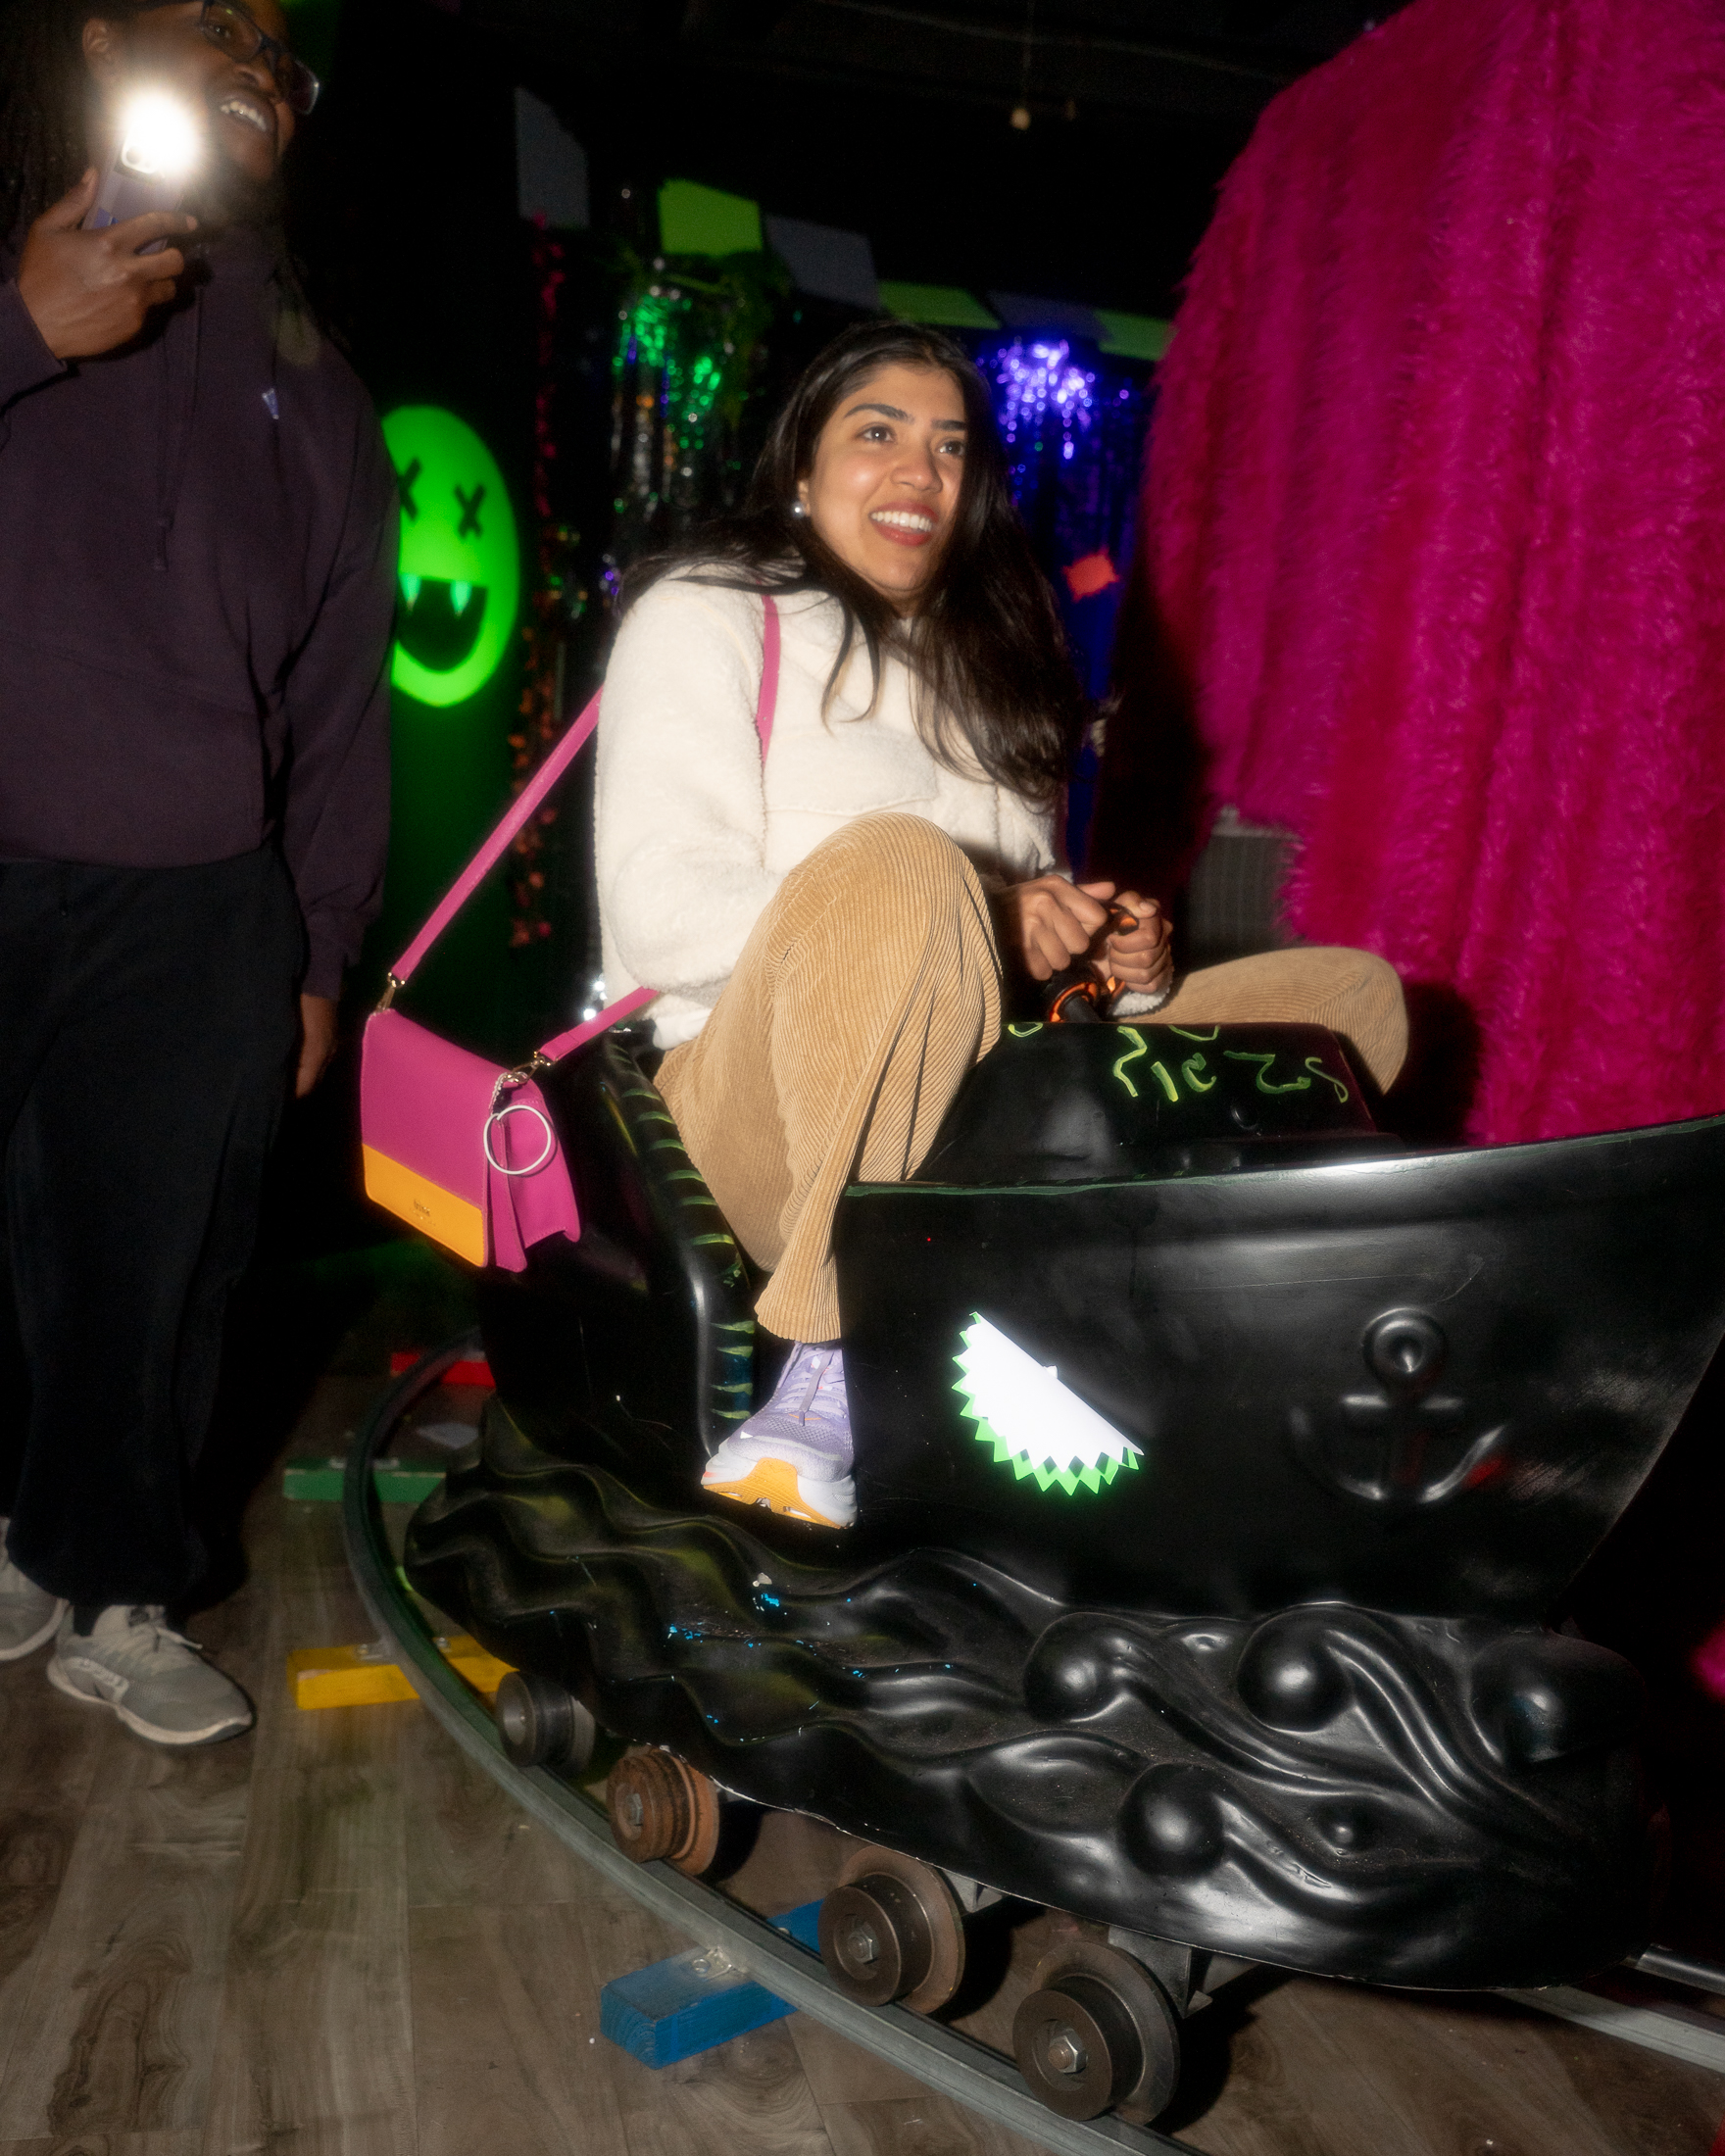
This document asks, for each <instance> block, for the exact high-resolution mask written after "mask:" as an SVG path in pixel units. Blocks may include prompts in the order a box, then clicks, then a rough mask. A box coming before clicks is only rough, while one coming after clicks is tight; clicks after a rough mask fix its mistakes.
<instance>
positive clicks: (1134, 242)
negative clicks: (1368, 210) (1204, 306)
mask: <svg viewBox="0 0 1725 2156" xmlns="http://www.w3.org/2000/svg"><path fill="white" fill-rule="evenodd" d="M438 4H439V5H441V6H443V7H444V9H445V11H446V13H449V14H455V13H457V12H458V10H459V18H460V25H461V30H462V32H463V34H464V35H465V36H467V37H468V38H471V37H473V36H475V35H477V37H478V38H479V39H480V40H481V41H482V42H483V43H484V44H486V45H487V46H489V47H490V48H491V49H492V51H493V52H494V53H497V54H498V55H499V56H500V57H504V58H505V60H506V64H507V65H508V66H510V67H511V68H513V69H515V70H516V72H517V74H518V77H519V79H520V80H521V81H523V82H524V83H525V84H526V86H528V87H529V88H531V89H534V90H535V91H537V92H538V94H540V95H541V96H544V97H546V98H548V99H549V100H550V102H551V103H552V104H554V105H555V106H556V107H557V108H558V110H559V112H560V113H561V114H562V116H563V117H564V119H565V121H566V123H567V125H568V126H569V127H570V128H571V130H572V131H573V132H574V133H575V134H576V135H577V136H578V137H579V138H580V140H581V141H582V142H583V144H584V145H585V146H586V148H587V151H588V154H589V158H590V160H591V163H592V168H593V179H594V191H595V207H596V215H597V216H598V218H599V219H600V221H604V220H605V218H606V216H607V206H608V205H609V206H610V208H611V209H612V210H615V208H616V204H617V202H618V201H619V200H620V198H621V193H622V190H623V188H625V187H628V188H630V189H631V190H632V197H633V199H634V200H635V201H637V202H639V201H640V200H642V199H643V198H644V191H650V190H651V188H652V186H653V185H654V184H655V183H656V182H657V181H658V180H660V179H662V178H665V177H672V176H674V177H683V178H689V179H697V180H702V181H705V182H706V183H708V184H709V185H712V186H717V187H723V188H727V189H729V190H731V191H733V192H736V193H740V194H746V195H749V196H751V197H753V198H754V199H756V200H758V201H760V202H761V204H762V205H763V207H764V209H766V210H768V211H776V212H779V213H780V214H782V215H786V216H791V217H801V218H806V219H810V220H813V221H816V222H822V223H828V224H836V225H841V226H844V227H846V228H848V229H853V230H862V231H865V232H866V233H867V234H868V235H869V237H870V239H871V241H872V242H873V246H874V254H875V261H876V266H877V268H878V270H879V271H880V274H881V275H882V276H884V277H896V278H905V279H912V280H916V281H922V282H929V283H945V284H960V285H965V286H968V287H970V288H972V289H974V290H979V291H988V290H991V289H1009V290H1014V291H1019V292H1025V291H1029V292H1038V293H1042V294H1045V295H1047V296H1049V297H1051V298H1059V299H1066V300H1074V301H1080V302H1086V303H1089V304H1091V305H1095V306H1101V307H1113V308H1119V309H1124V310H1129V311H1137V312H1141V313H1147V314H1155V315H1164V314H1166V313H1168V312H1169V310H1170V309H1171V308H1172V306H1173V304H1174V297H1175V290H1176V287H1177V285H1178V283H1179V280H1180V278H1181V277H1182V276H1183V275H1184V273H1185V270H1186V266H1187V263H1188V262H1189V260H1190V257H1191V252H1192V249H1193V247H1194V246H1195V245H1196V243H1197V241H1198V239H1199V237H1200V235H1201V234H1202V232H1203V230H1204V227H1205V225H1206V223H1207V221H1208V218H1209V214H1210V209H1211V205H1212V203H1213V199H1214V190H1215V186H1216V183H1217V181H1218V180H1219V179H1220V177H1221V175H1222V173H1223V172H1225V171H1226V169H1227V167H1228V165H1229V164H1230V163H1231V161H1232V160H1233V158H1234V157H1235V156H1236V155H1237V154H1238V153H1239V151H1240V149H1241V147H1242V146H1243V144H1244V143H1245V141H1246V139H1247V136H1248V135H1249V134H1250V132H1251V129H1252V125H1253V123H1254V122H1255V120H1256V119H1257V115H1258V113H1259V112H1261V111H1262V109H1263V107H1264V106H1265V105H1266V104H1267V103H1268V102H1269V100H1270V99H1271V98H1272V97H1273V96H1275V94H1276V93H1277V91H1278V90H1281V89H1282V88H1284V87H1285V86H1286V85H1287V84H1288V83H1290V82H1292V81H1294V80H1295V79H1296V78H1297V77H1298V76H1299V75H1300V74H1302V73H1305V72H1306V70H1307V69H1309V68H1311V67H1313V66H1316V65H1317V64H1319V63H1320V62H1322V61H1323V60H1325V59H1328V58H1329V57H1330V56H1331V55H1332V54H1334V53H1336V52H1338V51H1340V49H1341V48H1342V47H1343V46H1344V45H1345V44H1347V43H1348V42H1349V41H1350V40H1351V39H1352V38H1354V37H1355V36H1356V35H1357V34H1358V33H1359V31H1360V30H1361V29H1362V28H1363V27H1364V26H1366V23H1367V20H1368V18H1367V13H1366V11H1367V9H1369V8H1371V6H1372V4H1373V0H1297V4H1294V5H1289V4H1288V0H438ZM1387 4H1388V0H1386V5H1385V6H1380V7H1378V8H1377V10H1376V12H1377V13H1379V14H1382V13H1384V12H1386V11H1387ZM1398 4H1399V0H1398ZM452 27H453V25H452ZM1014 108H1022V111H1023V112H1024V113H1027V115H1028V118H1029V124H1028V125H1027V126H1014V125H1013V124H1012V121H1011V115H1012V113H1013V110H1014Z"/></svg>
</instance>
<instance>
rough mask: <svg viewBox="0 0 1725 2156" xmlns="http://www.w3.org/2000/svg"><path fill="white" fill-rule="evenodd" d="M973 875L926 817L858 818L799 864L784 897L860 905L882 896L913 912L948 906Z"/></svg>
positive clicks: (792, 900)
mask: <svg viewBox="0 0 1725 2156" xmlns="http://www.w3.org/2000/svg"><path fill="white" fill-rule="evenodd" d="M972 874H973V871H972V869H971V867H970V864H969V862H968V861H967V860H966V859H965V858H964V856H963V854H962V852H961V850H960V848H959V847H958V846H956V845H955V844H954V842H953V841H952V840H951V839H950V838H948V836H947V834H946V833H945V832H944V831H942V830H940V829H939V828H938V827H937V826H936V825H934V824H932V823H929V822H928V821H927V820H926V819H925V818H924V817H922V816H907V815H902V814H897V813H893V814H883V815H876V816H859V817H858V818H857V819H856V821H855V822H853V823H847V824H846V825H845V827H844V828H843V830H840V831H835V832H834V833H833V835H832V837H831V838H829V839H823V840H822V841H821V843H820V844H819V845H818V846H817V847H816V848H815V849H814V851H813V853H812V854H810V855H809V856H808V857H807V858H805V859H803V860H801V861H799V862H798V863H797V865H796V867H795V868H793V869H792V870H791V872H790V874H789V875H787V876H786V878H785V881H784V896H785V898H786V900H787V902H789V903H792V904H795V903H797V902H798V901H799V900H800V899H802V898H803V897H804V896H805V895H809V896H813V895H814V894H818V895H819V897H820V898H821V899H822V900H825V901H827V902H830V901H832V900H833V899H834V898H843V899H844V900H846V901H847V902H859V901H863V900H866V899H867V898H869V897H870V896H872V895H874V894H877V893H878V894H881V895H883V896H885V897H886V898H888V899H889V900H892V901H895V902H897V905H898V906H899V907H902V908H904V909H905V910H906V911H908V912H909V911H915V910H917V909H918V907H919V905H933V906H936V907H950V906H951V905H952V904H953V902H954V901H955V899H956V898H957V897H958V895H959V893H960V892H961V890H962V889H963V888H964V886H965V884H966V883H967V882H968V881H969V880H970V878H971V876H972Z"/></svg>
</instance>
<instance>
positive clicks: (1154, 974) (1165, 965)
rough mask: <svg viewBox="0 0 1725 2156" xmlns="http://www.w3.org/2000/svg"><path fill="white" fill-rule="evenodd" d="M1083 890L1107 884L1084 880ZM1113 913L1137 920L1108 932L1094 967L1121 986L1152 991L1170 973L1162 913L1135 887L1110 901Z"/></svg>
mask: <svg viewBox="0 0 1725 2156" xmlns="http://www.w3.org/2000/svg"><path fill="white" fill-rule="evenodd" d="M1084 888H1085V890H1086V891H1096V892H1103V891H1109V892H1111V890H1112V886H1111V885H1109V884H1100V883H1087V884H1086V885H1085V886H1084ZM1113 910H1114V912H1115V913H1116V914H1124V915H1125V916H1127V918H1129V919H1131V920H1134V921H1136V922H1137V924H1138V925H1137V927H1136V928H1130V929H1122V930H1121V931H1119V932H1118V933H1117V934H1115V935H1112V936H1110V937H1109V939H1108V942H1107V944H1106V946H1105V947H1104V952H1103V956H1101V957H1099V958H1098V959H1097V960H1096V970H1097V971H1098V972H1099V973H1100V974H1101V975H1102V977H1103V979H1104V980H1105V981H1106V980H1107V979H1109V976H1110V975H1111V976H1112V977H1113V979H1115V980H1116V981H1118V982H1119V984H1120V986H1121V987H1122V988H1130V989H1134V990H1136V991H1137V992H1138V994H1140V995H1145V994H1149V995H1153V996H1154V995H1156V994H1157V993H1158V991H1159V990H1161V989H1164V988H1166V987H1167V985H1168V983H1169V982H1170V981H1171V980H1172V979H1173V977H1174V940H1173V937H1172V936H1171V935H1170V934H1169V932H1168V921H1167V916H1166V914H1164V913H1163V911H1162V909H1161V907H1159V906H1158V904H1157V903H1156V901H1155V900H1154V899H1141V898H1140V897H1139V895H1138V893H1137V892H1136V891H1122V892H1121V893H1120V894H1119V896H1118V897H1117V898H1116V899H1115V900H1114V902H1113Z"/></svg>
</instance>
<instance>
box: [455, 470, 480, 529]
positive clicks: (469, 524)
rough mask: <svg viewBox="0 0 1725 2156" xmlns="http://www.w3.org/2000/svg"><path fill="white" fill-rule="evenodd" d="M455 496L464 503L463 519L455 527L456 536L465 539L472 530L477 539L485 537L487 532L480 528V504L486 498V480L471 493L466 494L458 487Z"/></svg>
mask: <svg viewBox="0 0 1725 2156" xmlns="http://www.w3.org/2000/svg"><path fill="white" fill-rule="evenodd" d="M455 498H456V500H457V501H458V502H459V503H460V504H461V505H462V520H461V522H460V523H459V524H458V525H457V526H456V527H455V535H456V537H457V538H458V539H465V538H467V537H468V533H469V532H470V533H471V534H472V536H473V537H474V538H475V539H483V538H484V536H485V534H484V533H483V532H482V531H481V530H480V529H479V504H480V503H481V502H482V501H484V499H485V482H484V480H483V479H481V480H480V482H479V484H478V485H477V486H476V487H475V488H474V489H473V491H472V493H471V494H464V493H463V492H462V490H461V488H460V487H457V488H456V490H455Z"/></svg>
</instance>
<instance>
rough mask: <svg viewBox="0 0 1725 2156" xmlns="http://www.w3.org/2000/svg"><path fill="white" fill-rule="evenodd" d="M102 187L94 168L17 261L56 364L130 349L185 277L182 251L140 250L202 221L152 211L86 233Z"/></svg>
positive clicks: (23, 291) (44, 220) (44, 218)
mask: <svg viewBox="0 0 1725 2156" xmlns="http://www.w3.org/2000/svg"><path fill="white" fill-rule="evenodd" d="M98 183H99V175H98V173H97V171H96V168H95V167H94V166H91V168H90V170H89V171H88V172H85V174H84V176H83V177H82V179H80V180H79V181H78V183H77V185H76V186H75V187H74V188H73V190H72V192H71V193H70V194H66V195H62V196H61V198H60V200H59V201H58V202H57V203H55V204H54V206H53V207H52V209H49V210H45V211H43V213H42V215H41V216H40V217H39V218H37V220H36V221H35V222H34V224H32V225H31V226H30V228H29V235H28V237H27V238H26V239H25V243H24V253H23V254H22V256H21V257H20V258H19V265H18V290H19V297H20V298H21V299H22V300H23V301H24V304H25V307H26V308H27V309H28V310H29V315H30V319H31V320H32V321H33V322H34V323H35V325H36V328H37V330H38V331H39V332H40V334H41V338H42V342H43V343H44V344H45V345H46V346H47V347H48V349H49V351H50V352H52V353H53V355H54V357H55V358H56V359H57V360H93V359H95V358H97V357H98V356H99V355H100V354H102V353H104V352H113V351H115V350H117V349H118V348H119V347H120V346H121V345H123V344H129V343H130V342H131V340H132V338H133V337H135V336H136V335H137V334H138V332H139V330H141V329H142V328H143V326H144V322H145V320H146V319H147V318H148V316H149V312H150V310H151V308H152V307H160V306H162V305H163V304H164V303H165V302H166V301H168V300H171V299H173V294H174V288H175V285H176V283H177V282H178V280H179V278H180V277H182V276H183V275H184V274H185V257H184V255H182V254H181V253H180V251H179V249H178V248H177V247H173V246H170V247H166V248H165V249H164V250H163V252H162V253H161V254H157V255H140V254H139V253H138V249H139V248H140V247H146V246H148V245H149V243H150V242H151V241H152V240H166V239H170V238H173V239H183V238H184V237H185V235H186V234H187V233H188V232H192V231H195V230H196V229H197V222H198V221H197V219H196V218H194V217H188V216H187V215H186V213H185V212H184V211H183V210H150V211H147V212H146V213H145V214H144V216H142V217H137V218H128V219H127V220H126V221H125V222H124V223H123V224H109V225H105V226H104V227H103V228H102V229H101V230H100V231H93V232H86V231H81V230H80V229H79V226H80V225H81V223H82V221H83V220H84V218H85V216H86V215H87V214H88V212H89V209H90V206H91V205H92V204H93V203H94V201H95V199H96V189H97V186H98Z"/></svg>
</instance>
